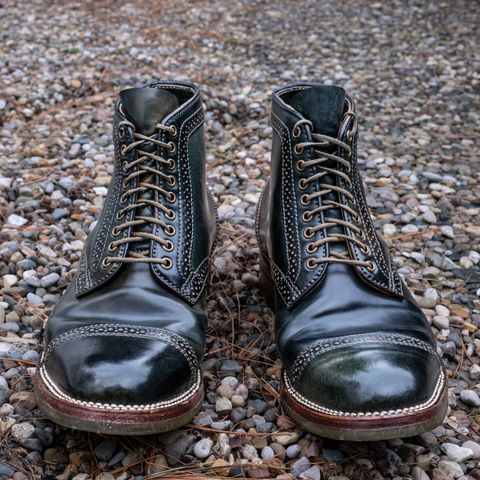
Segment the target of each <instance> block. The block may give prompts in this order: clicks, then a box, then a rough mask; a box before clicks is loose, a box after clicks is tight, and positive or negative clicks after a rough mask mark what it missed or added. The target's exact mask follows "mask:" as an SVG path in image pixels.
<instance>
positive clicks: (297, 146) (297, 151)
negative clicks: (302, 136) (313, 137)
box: [293, 143, 303, 155]
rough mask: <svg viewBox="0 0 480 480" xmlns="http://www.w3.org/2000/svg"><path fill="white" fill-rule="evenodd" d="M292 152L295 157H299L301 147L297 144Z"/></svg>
mask: <svg viewBox="0 0 480 480" xmlns="http://www.w3.org/2000/svg"><path fill="white" fill-rule="evenodd" d="M293 151H294V152H295V153H296V154H297V155H301V154H302V153H303V147H301V146H300V145H299V144H298V143H297V144H296V145H295V146H294V147H293Z"/></svg>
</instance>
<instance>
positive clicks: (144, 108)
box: [120, 87, 178, 135]
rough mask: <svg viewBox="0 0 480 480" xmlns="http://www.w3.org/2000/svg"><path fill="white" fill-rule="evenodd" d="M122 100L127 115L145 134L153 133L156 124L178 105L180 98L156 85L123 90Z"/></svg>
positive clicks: (138, 129)
mask: <svg viewBox="0 0 480 480" xmlns="http://www.w3.org/2000/svg"><path fill="white" fill-rule="evenodd" d="M120 100H121V102H122V107H123V112H124V113H125V116H126V117H127V118H128V120H130V121H131V122H132V123H133V124H134V125H135V127H136V128H137V131H139V132H141V133H142V134H143V135H152V134H153V132H154V131H155V127H156V125H157V124H158V123H160V122H161V121H162V120H163V118H165V116H166V115H168V114H169V113H170V112H173V110H175V108H177V107H178V99H177V97H176V96H175V95H174V94H173V93H171V92H169V91H168V90H165V89H163V88H155V87H144V88H142V87H137V88H129V89H127V90H123V91H121V92H120Z"/></svg>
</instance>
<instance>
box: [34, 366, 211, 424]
mask: <svg viewBox="0 0 480 480" xmlns="http://www.w3.org/2000/svg"><path fill="white" fill-rule="evenodd" d="M34 384H35V390H36V393H37V395H38V396H39V397H40V398H41V399H42V401H44V402H45V403H47V404H48V405H49V406H50V408H52V409H53V410H55V411H57V412H59V413H60V414H62V415H65V416H68V417H73V418H77V419H82V420H86V421H90V422H96V423H109V424H120V425H126V424H139V423H154V422H161V421H168V420H171V419H175V418H177V417H180V416H182V415H185V414H187V413H188V412H190V411H191V410H192V409H193V408H195V407H196V406H197V405H198V404H199V402H201V401H202V398H203V388H201V387H200V388H199V390H198V392H196V393H195V394H194V395H193V397H191V398H190V399H188V400H187V401H185V403H180V404H179V405H174V406H171V407H164V408H159V409H157V410H144V411H130V410H106V409H102V408H97V407H86V406H83V405H74V404H72V403H70V402H68V401H66V400H63V399H61V398H58V397H57V396H55V395H53V394H52V393H51V392H50V390H48V388H47V387H46V385H45V384H44V383H43V381H42V379H41V378H40V377H39V375H38V374H37V375H35V378H34Z"/></svg>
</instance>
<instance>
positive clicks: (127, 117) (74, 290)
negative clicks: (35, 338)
mask: <svg viewBox="0 0 480 480" xmlns="http://www.w3.org/2000/svg"><path fill="white" fill-rule="evenodd" d="M113 123H114V126H113V138H114V142H115V159H114V173H113V177H112V180H111V183H110V188H109V191H108V195H107V198H106V202H105V206H104V208H103V211H102V214H101V216H100V219H99V221H98V224H97V225H96V227H95V229H94V231H93V232H92V233H91V234H90V235H89V237H88V239H87V242H86V244H85V249H84V251H83V254H82V257H81V260H80V264H79V267H78V272H77V275H76V278H75V281H74V283H72V284H71V285H70V286H69V288H68V289H67V290H66V292H65V294H64V296H63V297H62V299H61V300H60V302H59V304H58V305H57V307H56V309H55V311H54V313H53V314H52V316H51V317H50V319H49V320H48V322H47V325H46V329H45V350H44V352H43V355H42V356H41V359H40V363H39V366H38V369H37V375H36V378H35V387H36V395H37V399H38V403H39V406H40V408H41V409H42V410H43V411H44V413H45V414H46V415H47V416H48V417H49V418H51V419H52V420H54V421H56V422H58V423H60V424H62V425H65V426H68V427H72V428H78V429H81V430H89V431H95V432H104V433H112V434H144V433H145V434H146V433H154V432H161V431H166V430H171V429H174V428H176V427H178V426H180V425H182V424H184V423H187V422H188V421H189V420H190V419H191V418H192V417H193V416H194V414H195V412H196V410H198V408H199V407H200V405H201V403H202V399H203V387H202V381H201V378H202V377H201V372H200V366H199V365H200V361H201V359H202V356H203V350H204V341H205V327H206V323H207V316H206V312H205V286H206V283H207V278H208V271H209V263H210V253H211V250H212V248H213V243H214V236H215V225H216V216H215V208H214V205H213V202H212V201H211V198H210V196H209V194H208V192H207V188H206V185H205V146H204V127H203V124H204V115H203V110H202V104H201V100H200V93H199V91H198V89H197V87H195V86H194V85H191V84H189V83H182V82H159V83H155V84H152V85H148V86H146V87H142V88H131V89H128V90H124V91H122V92H121V93H120V99H119V100H118V101H117V103H116V105H115V113H114V119H113Z"/></svg>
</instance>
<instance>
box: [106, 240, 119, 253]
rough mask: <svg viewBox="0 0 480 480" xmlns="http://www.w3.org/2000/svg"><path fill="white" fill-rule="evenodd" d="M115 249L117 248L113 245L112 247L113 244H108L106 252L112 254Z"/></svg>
mask: <svg viewBox="0 0 480 480" xmlns="http://www.w3.org/2000/svg"><path fill="white" fill-rule="evenodd" d="M117 248H118V247H117V246H114V245H113V242H110V243H109V244H108V248H107V250H108V251H109V252H114V251H115V250H116V249H117Z"/></svg>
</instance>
